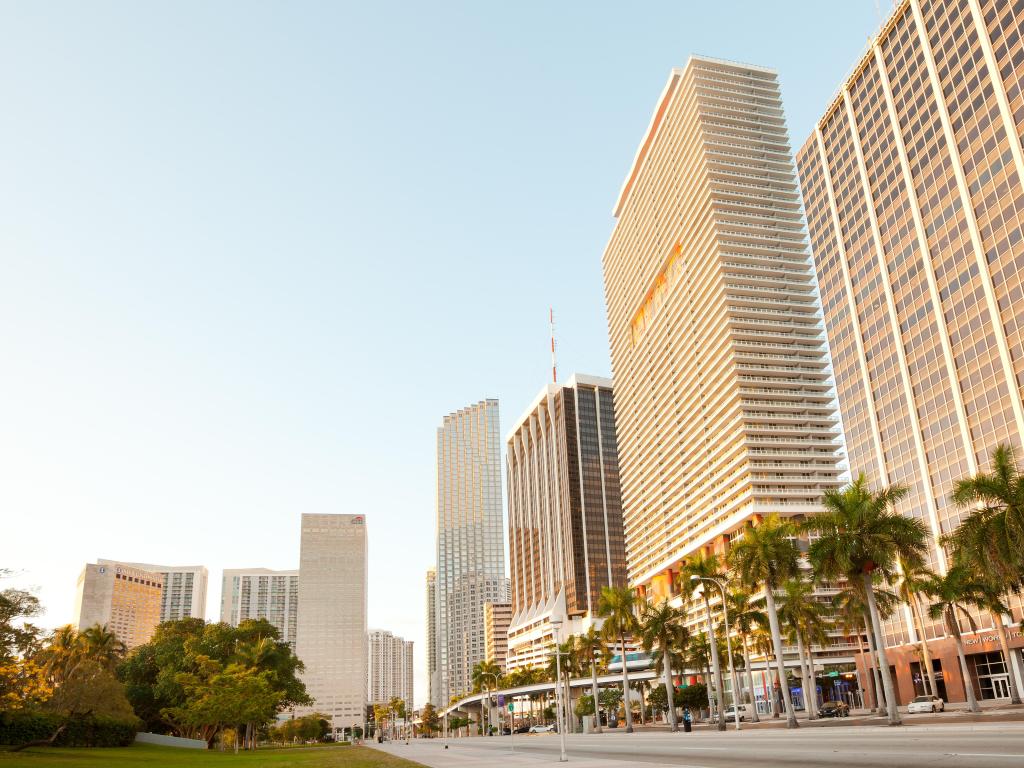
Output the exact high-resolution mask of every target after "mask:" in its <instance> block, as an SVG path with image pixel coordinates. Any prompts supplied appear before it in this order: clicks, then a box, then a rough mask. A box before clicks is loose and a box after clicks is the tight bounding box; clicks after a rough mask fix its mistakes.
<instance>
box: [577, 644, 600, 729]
mask: <svg viewBox="0 0 1024 768" xmlns="http://www.w3.org/2000/svg"><path fill="white" fill-rule="evenodd" d="M605 654H606V649H605V645H604V641H603V640H602V639H601V633H600V632H598V631H597V627H595V626H594V625H593V624H591V625H590V627H589V628H588V629H587V631H586V632H583V633H581V634H579V635H576V655H577V656H578V657H579V659H580V662H581V663H582V662H584V661H586V660H588V659H589V660H590V695H591V696H593V697H594V732H595V733H601V715H600V713H599V710H598V707H600V706H601V705H600V703H599V699H600V692H599V691H598V689H597V667H598V664H599V662H600V660H603V658H604V656H605Z"/></svg>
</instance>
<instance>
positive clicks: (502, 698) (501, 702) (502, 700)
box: [498, 693, 505, 707]
mask: <svg viewBox="0 0 1024 768" xmlns="http://www.w3.org/2000/svg"><path fill="white" fill-rule="evenodd" d="M498 706H499V707H504V706H505V694H504V693H499V694H498Z"/></svg>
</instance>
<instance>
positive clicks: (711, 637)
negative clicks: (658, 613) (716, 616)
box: [704, 590, 725, 731]
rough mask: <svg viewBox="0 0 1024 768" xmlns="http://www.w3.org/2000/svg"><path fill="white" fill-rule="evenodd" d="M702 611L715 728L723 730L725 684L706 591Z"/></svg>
mask: <svg viewBox="0 0 1024 768" xmlns="http://www.w3.org/2000/svg"><path fill="white" fill-rule="evenodd" d="M704 610H705V611H707V614H708V644H709V645H710V646H711V667H712V669H713V670H714V672H715V706H716V707H717V708H718V709H717V711H718V717H717V718H716V726H717V728H718V730H720V731H724V730H725V714H724V713H725V683H724V682H723V681H722V665H721V663H720V662H719V660H718V639H717V638H716V637H715V629H714V627H713V626H712V624H711V601H710V600H708V595H707V590H705V592H704Z"/></svg>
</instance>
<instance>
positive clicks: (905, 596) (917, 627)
mask: <svg viewBox="0 0 1024 768" xmlns="http://www.w3.org/2000/svg"><path fill="white" fill-rule="evenodd" d="M898 562H899V572H900V576H899V581H898V582H897V584H896V593H897V594H898V595H899V596H900V600H902V601H903V602H904V603H906V604H907V605H908V606H909V607H910V615H911V618H913V620H914V631H915V632H917V637H918V640H919V641H920V643H921V666H922V667H924V670H925V672H926V674H927V680H928V692H929V693H930V694H931V695H932V696H938V690H939V689H938V688H937V687H936V685H935V670H934V669H933V668H932V654H931V650H930V649H929V647H928V637H927V635H926V628H925V625H924V615H923V614H922V611H921V603H920V599H919V597H920V594H921V592H922V591H923V590H924V589H925V588H926V587H927V585H928V582H929V581H930V580H931V579H932V578H934V577H935V572H934V571H933V570H932V569H931V568H929V567H928V566H927V565H925V564H924V561H922V560H919V559H909V560H908V559H907V558H904V557H899V558H898Z"/></svg>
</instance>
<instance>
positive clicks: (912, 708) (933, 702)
mask: <svg viewBox="0 0 1024 768" xmlns="http://www.w3.org/2000/svg"><path fill="white" fill-rule="evenodd" d="M945 709H946V702H944V701H943V700H942V699H940V698H939V697H938V696H918V697H917V698H916V699H914V700H913V701H912V702H910V704H908V705H907V712H909V713H910V714H912V715H914V714H917V713H919V712H942V711H944V710H945Z"/></svg>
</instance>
